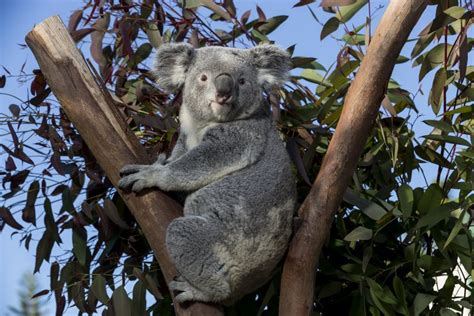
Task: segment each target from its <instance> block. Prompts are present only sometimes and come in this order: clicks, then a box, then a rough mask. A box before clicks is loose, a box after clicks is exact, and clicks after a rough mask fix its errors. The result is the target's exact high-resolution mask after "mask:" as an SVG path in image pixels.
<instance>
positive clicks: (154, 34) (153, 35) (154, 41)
mask: <svg viewBox="0 0 474 316" xmlns="http://www.w3.org/2000/svg"><path fill="white" fill-rule="evenodd" d="M146 35H147V36H148V40H149V41H150V44H151V45H152V46H153V47H154V48H158V47H160V46H161V43H163V39H162V38H161V34H160V31H159V30H158V25H156V23H153V22H148V28H147V29H146Z"/></svg>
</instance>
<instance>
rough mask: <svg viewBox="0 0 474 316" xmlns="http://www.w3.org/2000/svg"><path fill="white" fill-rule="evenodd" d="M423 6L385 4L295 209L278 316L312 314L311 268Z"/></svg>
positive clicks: (412, 0)
mask: <svg viewBox="0 0 474 316" xmlns="http://www.w3.org/2000/svg"><path fill="white" fill-rule="evenodd" d="M426 5H427V1H426V0H397V1H390V4H389V6H388V8H387V10H386V12H385V14H384V16H383V17H382V20H381V21H380V24H379V26H378V27H377V30H376V32H375V34H374V37H373V38H372V41H371V43H370V45H369V47H368V49H367V54H366V56H365V57H364V60H363V61H362V64H361V66H360V69H359V71H358V73H357V75H356V77H355V79H354V81H353V82H352V84H351V87H350V88H349V91H348V93H347V96H346V98H345V102H344V108H343V111H342V114H341V117H340V119H339V123H338V124H337V128H336V132H335V133H334V136H333V138H332V140H331V143H330V145H329V148H328V151H327V153H326V156H325V157H324V160H323V163H322V166H321V170H320V172H319V174H318V176H317V178H316V180H315V182H314V184H313V186H312V188H311V191H310V193H309V194H308V196H307V197H306V199H305V201H304V203H303V205H302V206H301V208H300V210H299V215H300V216H301V217H302V219H303V223H302V225H301V226H300V228H299V230H298V231H297V233H296V234H295V236H294V238H293V240H292V241H291V244H290V248H289V252H288V255H287V258H286V261H285V265H284V268H283V275H282V281H281V293H280V315H283V316H300V315H301V316H302V315H309V314H310V312H311V310H312V306H313V301H314V298H313V295H314V293H313V292H314V284H315V277H316V266H317V263H318V259H319V255H320V253H321V249H322V247H323V244H324V243H325V241H326V240H327V238H328V236H329V229H330V227H331V223H332V221H333V217H334V214H335V212H336V210H337V209H338V207H339V205H340V203H341V201H342V196H343V194H344V192H345V190H346V188H347V185H348V184H349V181H350V179H351V177H352V174H353V173H354V171H355V168H356V165H357V162H358V160H359V156H360V154H361V152H362V149H363V148H364V144H365V142H366V141H367V138H368V136H369V133H370V131H371V129H372V126H373V122H374V121H375V118H376V116H377V113H378V109H379V107H380V104H381V102H382V99H383V96H384V94H385V91H386V88H387V84H388V81H389V79H390V76H391V73H392V71H393V67H394V65H395V62H396V59H397V57H398V55H399V54H400V51H401V49H402V47H403V45H404V43H405V41H406V39H407V38H408V35H409V34H410V32H411V30H412V29H413V26H414V25H415V24H416V22H417V21H418V19H419V17H420V15H421V13H422V12H423V10H424V9H425V8H426Z"/></svg>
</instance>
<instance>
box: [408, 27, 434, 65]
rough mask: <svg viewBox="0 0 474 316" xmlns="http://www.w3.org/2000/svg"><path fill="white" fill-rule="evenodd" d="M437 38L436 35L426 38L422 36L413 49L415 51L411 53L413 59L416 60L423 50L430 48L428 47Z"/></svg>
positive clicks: (426, 36) (432, 34) (431, 34)
mask: <svg viewBox="0 0 474 316" xmlns="http://www.w3.org/2000/svg"><path fill="white" fill-rule="evenodd" d="M434 37H435V33H430V34H428V35H425V36H420V37H419V39H418V41H417V42H416V44H415V47H413V51H412V52H411V58H412V59H413V58H415V57H416V56H418V55H419V54H420V53H421V52H423V50H424V49H425V48H426V47H428V45H429V44H430V43H431V42H432V41H433V39H434Z"/></svg>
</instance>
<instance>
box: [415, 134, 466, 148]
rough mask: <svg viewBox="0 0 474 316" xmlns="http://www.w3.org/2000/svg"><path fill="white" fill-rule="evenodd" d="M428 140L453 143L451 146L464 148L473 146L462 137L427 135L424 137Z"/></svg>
mask: <svg viewBox="0 0 474 316" xmlns="http://www.w3.org/2000/svg"><path fill="white" fill-rule="evenodd" d="M423 137H424V138H426V139H432V140H438V141H441V142H445V143H451V144H458V145H463V146H468V147H470V146H471V143H470V142H469V141H468V140H466V139H464V138H461V137H458V136H450V135H425V136H423Z"/></svg>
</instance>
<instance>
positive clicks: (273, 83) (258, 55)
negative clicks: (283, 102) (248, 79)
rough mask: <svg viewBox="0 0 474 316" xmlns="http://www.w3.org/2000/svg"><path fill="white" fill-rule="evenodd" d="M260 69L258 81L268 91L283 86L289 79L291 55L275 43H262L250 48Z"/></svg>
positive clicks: (254, 61)
mask: <svg viewBox="0 0 474 316" xmlns="http://www.w3.org/2000/svg"><path fill="white" fill-rule="evenodd" d="M250 54H251V56H252V58H253V63H254V64H255V66H256V67H257V69H258V82H259V84H260V85H262V86H263V88H264V89H265V90H266V91H271V90H272V89H274V88H279V87H281V86H282V85H283V84H284V83H285V81H286V80H287V79H288V76H289V71H290V65H291V61H290V55H288V53H287V52H286V51H284V50H283V49H281V48H279V47H278V46H275V45H261V46H257V47H254V48H252V49H251V50H250Z"/></svg>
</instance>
